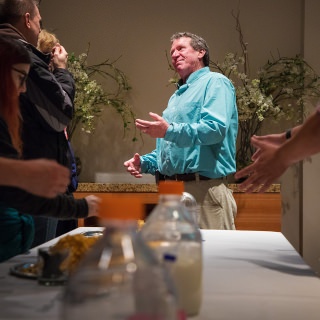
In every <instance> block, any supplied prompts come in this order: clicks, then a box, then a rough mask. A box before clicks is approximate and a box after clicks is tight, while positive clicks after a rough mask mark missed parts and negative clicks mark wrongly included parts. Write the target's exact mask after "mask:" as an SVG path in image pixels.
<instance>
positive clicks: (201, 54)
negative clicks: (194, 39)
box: [198, 49, 206, 59]
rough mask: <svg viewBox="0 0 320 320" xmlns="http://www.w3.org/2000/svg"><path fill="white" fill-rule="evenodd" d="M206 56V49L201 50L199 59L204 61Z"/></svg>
mask: <svg viewBox="0 0 320 320" xmlns="http://www.w3.org/2000/svg"><path fill="white" fill-rule="evenodd" d="M205 54H206V50H204V49H201V50H199V53H198V57H199V59H202V58H203V57H204V55H205Z"/></svg>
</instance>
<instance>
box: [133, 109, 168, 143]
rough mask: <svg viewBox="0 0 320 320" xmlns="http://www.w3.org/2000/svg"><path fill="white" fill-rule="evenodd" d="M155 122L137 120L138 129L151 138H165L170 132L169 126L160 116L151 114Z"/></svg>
mask: <svg viewBox="0 0 320 320" xmlns="http://www.w3.org/2000/svg"><path fill="white" fill-rule="evenodd" d="M149 115H150V117H151V118H152V119H153V120H154V121H146V120H141V119H136V127H137V128H138V129H139V130H141V131H142V132H143V133H145V134H148V135H149V136H150V137H151V138H163V137H164V136H165V134H166V132H167V130H168V127H169V124H168V122H167V121H166V120H164V119H163V118H162V117H160V116H159V115H158V114H156V113H153V112H149Z"/></svg>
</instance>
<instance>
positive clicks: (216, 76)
mask: <svg viewBox="0 0 320 320" xmlns="http://www.w3.org/2000/svg"><path fill="white" fill-rule="evenodd" d="M210 76H211V77H212V78H214V79H223V80H228V81H230V79H229V78H228V77H226V76H225V75H224V74H222V73H220V72H215V71H210Z"/></svg>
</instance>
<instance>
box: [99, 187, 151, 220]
mask: <svg viewBox="0 0 320 320" xmlns="http://www.w3.org/2000/svg"><path fill="white" fill-rule="evenodd" d="M101 200H102V201H101V205H100V208H99V217H100V218H102V219H103V220H143V219H144V218H145V212H144V206H143V203H142V201H141V200H140V199H138V198H136V197H134V195H128V194H125V193H124V194H120V195H119V194H117V195H115V194H114V195H113V194H109V195H108V197H104V198H102V199H101Z"/></svg>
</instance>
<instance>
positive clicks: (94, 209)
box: [85, 195, 101, 217]
mask: <svg viewBox="0 0 320 320" xmlns="http://www.w3.org/2000/svg"><path fill="white" fill-rule="evenodd" d="M85 199H86V201H87V204H88V217H93V216H98V214H99V205H100V203H101V199H100V198H98V197H96V196H94V195H90V196H86V197H85Z"/></svg>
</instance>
